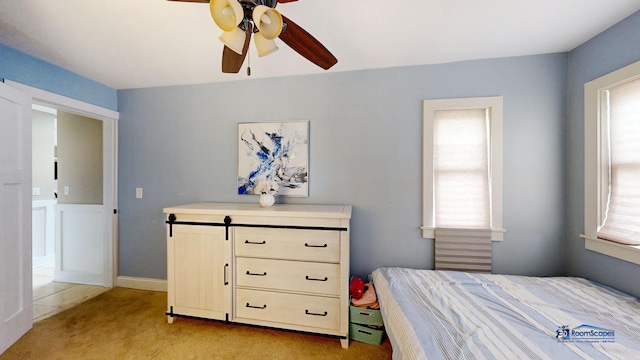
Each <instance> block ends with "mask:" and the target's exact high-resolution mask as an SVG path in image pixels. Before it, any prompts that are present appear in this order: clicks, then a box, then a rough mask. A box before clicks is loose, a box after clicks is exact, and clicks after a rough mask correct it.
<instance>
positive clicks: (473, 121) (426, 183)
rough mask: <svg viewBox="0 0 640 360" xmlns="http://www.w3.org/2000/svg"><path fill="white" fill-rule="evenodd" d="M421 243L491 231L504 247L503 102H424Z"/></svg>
mask: <svg viewBox="0 0 640 360" xmlns="http://www.w3.org/2000/svg"><path fill="white" fill-rule="evenodd" d="M423 111H424V114H423V116H424V119H423V132H424V133H423V220H422V221H423V222H422V237H423V238H430V239H433V238H434V230H435V229H436V228H456V229H488V230H491V231H492V234H491V238H492V240H496V241H501V240H502V238H503V232H504V230H503V229H502V97H483V98H463V99H442V100H425V101H424V105H423Z"/></svg>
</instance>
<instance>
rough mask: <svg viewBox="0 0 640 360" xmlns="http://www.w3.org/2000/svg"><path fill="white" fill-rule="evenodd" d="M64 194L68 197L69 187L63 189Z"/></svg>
mask: <svg viewBox="0 0 640 360" xmlns="http://www.w3.org/2000/svg"><path fill="white" fill-rule="evenodd" d="M64 194H65V195H69V187H68V186H65V187H64Z"/></svg>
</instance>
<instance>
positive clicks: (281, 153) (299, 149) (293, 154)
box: [238, 121, 309, 197]
mask: <svg viewBox="0 0 640 360" xmlns="http://www.w3.org/2000/svg"><path fill="white" fill-rule="evenodd" d="M265 181H275V182H276V183H277V184H278V191H277V195H285V196H298V197H308V196H309V121H286V122H252V123H239V124H238V194H240V195H247V194H248V195H253V194H258V192H257V191H256V189H255V188H256V186H257V185H258V184H260V182H265Z"/></svg>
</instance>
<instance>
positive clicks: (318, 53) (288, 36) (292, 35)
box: [279, 15, 338, 70]
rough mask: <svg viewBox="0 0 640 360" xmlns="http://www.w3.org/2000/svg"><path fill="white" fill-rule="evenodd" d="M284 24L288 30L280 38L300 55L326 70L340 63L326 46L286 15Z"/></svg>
mask: <svg viewBox="0 0 640 360" xmlns="http://www.w3.org/2000/svg"><path fill="white" fill-rule="evenodd" d="M282 22H283V23H285V24H287V28H286V30H284V31H283V32H281V33H280V36H279V38H280V39H281V40H282V41H284V43H285V44H287V45H289V47H291V48H292V49H293V50H295V51H296V52H297V53H298V54H300V55H302V56H303V57H305V58H306V59H307V60H309V61H311V62H312V63H314V64H316V65H318V66H320V67H321V68H323V69H325V70H328V69H329V68H330V67H332V66H333V65H335V64H336V63H337V62H338V59H336V57H335V56H333V54H331V52H329V50H327V48H326V47H324V45H322V44H321V43H320V42H319V41H318V40H316V38H314V37H313V36H311V34H309V33H308V32H306V31H305V30H304V29H303V28H301V27H300V26H298V25H296V23H294V22H293V21H291V20H290V19H288V18H287V17H285V16H284V15H282Z"/></svg>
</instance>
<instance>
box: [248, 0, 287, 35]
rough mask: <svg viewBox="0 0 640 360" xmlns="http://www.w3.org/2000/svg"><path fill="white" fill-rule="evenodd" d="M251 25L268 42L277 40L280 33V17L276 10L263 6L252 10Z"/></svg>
mask: <svg viewBox="0 0 640 360" xmlns="http://www.w3.org/2000/svg"><path fill="white" fill-rule="evenodd" d="M253 23H254V24H256V27H257V28H258V30H260V32H261V33H262V36H264V38H265V39H268V40H273V39H275V38H277V37H278V35H280V32H282V16H281V15H280V13H279V12H278V11H277V10H275V9H272V8H270V7H268V6H265V5H258V6H256V7H255V8H254V9H253Z"/></svg>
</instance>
